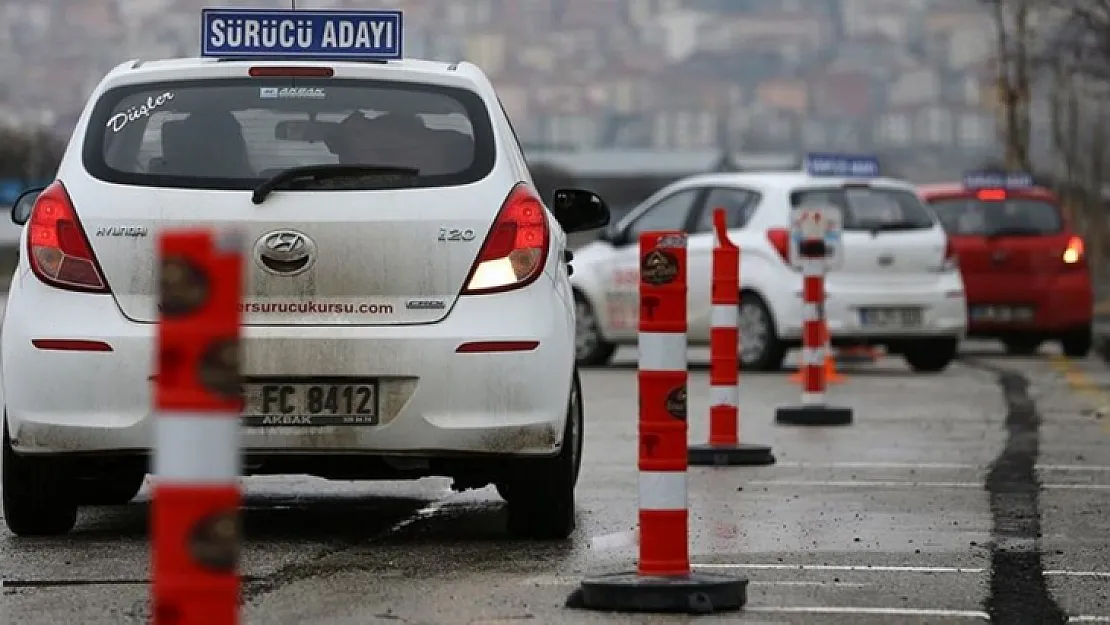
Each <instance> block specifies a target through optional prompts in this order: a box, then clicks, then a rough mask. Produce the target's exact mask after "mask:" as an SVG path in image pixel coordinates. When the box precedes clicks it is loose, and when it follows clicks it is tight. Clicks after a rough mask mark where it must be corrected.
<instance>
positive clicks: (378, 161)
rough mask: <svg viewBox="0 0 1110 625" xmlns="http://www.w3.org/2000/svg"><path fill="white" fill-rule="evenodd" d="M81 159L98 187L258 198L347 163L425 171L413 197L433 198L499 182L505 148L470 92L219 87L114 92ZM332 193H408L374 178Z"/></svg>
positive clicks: (203, 83) (274, 83)
mask: <svg viewBox="0 0 1110 625" xmlns="http://www.w3.org/2000/svg"><path fill="white" fill-rule="evenodd" d="M82 160H83V162H84V165H85V169H86V170H87V171H88V172H89V174H90V175H92V176H93V177H94V178H97V179H99V180H101V181H104V182H110V183H117V184H124V185H132V186H143V187H163V188H183V189H217V190H243V191H250V190H253V189H255V188H257V187H258V185H259V184H261V183H262V181H264V180H266V179H268V178H270V177H271V176H273V175H274V174H275V173H276V172H278V171H281V170H285V169H289V168H291V167H303V166H311V165H331V164H337V163H338V164H374V165H383V164H385V165H391V166H395V167H404V168H412V169H417V170H419V172H420V174H419V175H418V176H417V177H416V178H415V179H414V180H413V181H412V183H411V184H406V185H405V186H404V187H405V188H427V187H446V186H456V185H463V184H470V183H473V182H477V181H479V180H482V179H483V178H485V177H486V176H488V175H489V174H490V172H491V171H492V170H493V165H494V162H495V160H496V141H495V140H494V134H493V126H492V122H491V120H490V117H489V112H488V111H487V109H486V106H485V103H484V101H483V100H482V98H481V97H480V96H479V95H478V94H476V93H474V92H472V91H469V90H467V89H463V88H457V87H449V86H442V85H431V84H422V83H411V82H404V81H385V80H373V81H371V80H353V79H332V78H329V79H319V80H312V79H304V78H298V79H295V80H294V79H288V78H275V79H268V78H267V79H262V78H218V79H204V80H179V81H166V82H159V83H144V84H141V85H128V86H124V87H117V88H115V89H111V90H108V91H106V92H105V93H104V94H103V95H102V96H101V97H100V99H99V100H98V101H97V103H96V104H95V106H94V107H93V109H92V113H91V116H90V119H89V124H88V127H87V129H86V131H85V137H84V142H83V146H82ZM297 188H298V189H301V188H303V189H304V190H322V189H323V188H324V186H323V185H322V186H321V188H320V189H315V188H314V187H313V186H312V185H303V186H301V185H299V186H298V187H297ZM326 188H327V189H335V190H367V189H379V188H381V189H396V188H397V185H395V184H388V183H382V182H381V181H379V180H378V179H376V178H375V177H373V176H367V177H355V178H352V179H350V180H349V181H344V183H343V184H329V185H326Z"/></svg>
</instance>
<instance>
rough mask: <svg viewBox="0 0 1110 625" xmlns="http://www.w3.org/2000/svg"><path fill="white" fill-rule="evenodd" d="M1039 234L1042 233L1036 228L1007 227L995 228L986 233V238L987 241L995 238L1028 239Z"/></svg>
mask: <svg viewBox="0 0 1110 625" xmlns="http://www.w3.org/2000/svg"><path fill="white" fill-rule="evenodd" d="M1040 234H1043V232H1041V231H1040V230H1038V229H1036V228H1017V227H1009V228H995V229H994V230H991V231H989V232H987V234H986V236H987V238H988V239H993V238H995V237H1030V236H1037V235H1040Z"/></svg>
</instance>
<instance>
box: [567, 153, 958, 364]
mask: <svg viewBox="0 0 1110 625" xmlns="http://www.w3.org/2000/svg"><path fill="white" fill-rule="evenodd" d="M803 202H817V203H822V204H833V205H835V206H837V207H839V208H840V209H841V211H842V214H843V221H844V232H843V236H842V243H843V260H842V264H841V265H840V266H839V267H838V268H835V269H833V270H832V271H831V272H830V273H829V274H828V275H827V278H826V282H825V287H826V297H827V301H826V315H827V320H828V325H829V329H830V333H831V335H832V340H833V343H834V344H871V345H883V346H885V347H886V348H887V349H888V350H889V351H890V352H892V353H899V354H902V355H903V356H904V357H905V359H906V360H907V361H908V363H909V365H910V366H911V367H912V368H913V369H914V370H915V371H921V372H936V371H941V370H943V369H944V368H946V367H947V366H948V364H949V363H950V362H951V361H952V360H953V359H954V358H955V356H956V349H957V346H958V343H959V340H960V339H961V337H962V336H963V335H964V333H965V330H966V325H967V322H966V302H965V300H964V289H963V282H962V280H961V278H960V273H959V270H958V268H957V266H956V262H955V258H954V256H953V252H952V248H951V247H950V246H949V245H948V239H947V237H946V235H945V233H944V230H943V229H942V228H941V225H940V223H939V222H938V220H937V218H936V216H935V215H934V214H933V212H932V211H931V210H930V209H928V208H927V207H926V206H925V205H924V204H923V203H922V202H921V200H920V199H919V198H918V195H917V192H916V188H915V187H914V186H913V185H911V184H909V183H907V182H904V181H900V180H894V179H889V178H869V179H863V180H861V179H857V178H836V177H824V176H811V175H809V174H808V173H805V172H801V171H795V172H759V173H715V174H702V175H697V176H692V177H689V178H686V179H683V180H680V181H677V182H674V183H672V184H670V185H668V186H667V187H665V188H664V189H662V190H660V191H658V192H657V193H655V194H654V195H652V196H651V197H650V198H648V199H647V200H645V201H644V202H643V203H641V204H640V205H639V206H638V207H636V208H635V209H634V210H633V211H632V212H631V213H629V214H628V215H627V216H626V217H625V218H623V219H622V220H621V221H620V222H618V223H616V224H614V225H612V226H610V227H609V228H607V229H605V230H604V231H603V232H602V234H601V236H600V237H599V240H597V241H594V242H592V243H590V244H588V245H586V246H584V247H583V248H581V249H579V250H577V251H576V252H575V273H574V275H573V276H572V277H571V283H572V284H573V285H574V293H575V297H576V299H577V305H578V335H577V350H576V351H577V354H578V356H577V357H578V362H579V364H581V365H599V364H605V363H607V362H608V361H609V359H610V358H611V357H612V355H613V353H614V351H615V349H616V348H617V347H618V346H620V345H633V344H635V343H636V340H637V323H638V313H639V310H638V301H637V289H638V280H639V277H638V272H639V268H638V253H639V252H638V237H639V234H640V233H641V232H645V231H649V230H683V231H685V232H687V233H689V235H690V236H689V243H688V246H689V249H688V254H689V273H688V284H689V287H688V289H689V291H688V294H689V297H688V302H687V306H688V309H687V310H688V313H687V314H688V322H689V341H690V343H691V344H692V345H698V344H703V345H704V344H708V342H709V328H710V317H711V314H710V313H711V307H710V306H711V302H710V283H711V262H712V250H713V247H714V245H715V236H714V233H713V212H714V209H716V208H724V209H725V211H726V213H727V217H728V226H729V237H730V238H731V240H732V241H733V242H734V243H736V244H737V245H738V246H739V247H740V250H741V260H740V282H741V285H740V289H741V293H740V295H741V302H740V311H739V315H740V335H741V339H740V340H741V345H740V364H741V367H742V368H746V369H754V370H775V369H778V368H780V367H781V366H782V364H783V360H784V358H785V355H786V352H787V351H788V350H789V349H791V348H795V347H798V346H799V345H800V341H801V326H802V299H801V292H802V279H801V274H800V273H799V272H798V271H796V270H795V269H794V268H792V267H791V265H790V264H789V262H788V260H787V259H788V253H789V252H788V249H789V230H788V226H789V220H790V210H791V207H792V206H797V205H799V204H801V203H803Z"/></svg>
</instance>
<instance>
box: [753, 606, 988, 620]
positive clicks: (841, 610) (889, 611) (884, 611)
mask: <svg viewBox="0 0 1110 625" xmlns="http://www.w3.org/2000/svg"><path fill="white" fill-rule="evenodd" d="M744 611H745V612H756V613H763V614H849V615H853V616H863V615H873V616H874V615H878V616H921V617H925V616H931V617H935V618H965V619H978V620H983V621H989V620H990V615H989V614H987V613H986V612H983V611H981V610H929V609H925V608H862V607H848V606H793V607H785V606H783V607H780V606H762V605H761V606H745V607H744Z"/></svg>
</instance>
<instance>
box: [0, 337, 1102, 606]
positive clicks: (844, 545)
mask: <svg viewBox="0 0 1110 625" xmlns="http://www.w3.org/2000/svg"><path fill="white" fill-rule="evenodd" d="M691 360H692V362H694V363H695V364H693V365H692V371H691V377H690V406H689V414H690V421H691V436H690V439H691V442H695V443H696V442H703V441H704V440H705V438H706V422H707V416H706V415H707V412H708V408H707V402H706V397H707V396H708V373H707V370H706V368H705V366H704V364H701V363H704V362H705V353H704V352H703V351H693V352H691ZM845 375H846V376H847V380H846V381H845V382H844V383H843V384H839V385H836V386H834V387H833V388H832V390H831V393H830V395H831V400H832V401H833V402H834V403H837V404H841V405H847V406H851V407H853V408H854V409H855V423H854V424H853V425H851V426H847V427H841V428H798V427H782V426H776V425H774V422H773V421H774V419H773V416H774V410H775V408H776V407H778V406H781V405H788V404H791V403H794V402H796V401H797V400H798V395H799V391H798V387H797V386H796V385H795V384H793V383H791V382H790V381H789V379H788V377H789V376H788V374H778V375H765V374H758V375H757V374H742V375H741V400H740V405H741V413H742V415H741V422H742V426H741V427H742V438H743V440H745V441H748V442H758V443H765V444H769V445H771V446H772V448H773V451H774V454H775V456H776V458H777V460H778V462H777V463H776V464H775V465H772V466H766V467H732V468H691V470H690V472H689V476H688V479H689V490H690V510H691V536H690V551H691V559H692V560H693V561H694V563H695V565H696V568H697V569H698V570H704V571H712V572H714V573H719V574H730V575H737V576H742V577H745V578H747V579H748V580H750V586H749V589H748V595H749V596H748V603H747V605H746V606H745V609H744V610H743V611H742V612H739V613H732V614H720V615H711V616H702V617H688V616H670V617H668V616H658V615H612V614H601V613H595V612H587V611H579V610H570V609H567V608H565V607H563V603H564V601H565V599H566V597H567V596H568V595H569V594H570V593H571V592H572V591H573V590H574V589H575V588H576V587H577V585H578V583H579V581H580V580H581V579H582V577H583V576H584V575H591V574H595V573H599V572H604V571H610V570H621V569H630V568H632V567H634V565H635V556H636V548H635V546H634V543H633V540H634V538H633V534H632V530H633V528H634V526H635V521H636V479H637V474H636V470H635V453H636V444H635V439H636V376H635V351H634V350H623V351H622V352H621V353H620V354H619V356H618V361H617V363H616V364H615V365H614V366H612V367H609V368H605V369H590V370H587V371H584V372H583V376H582V379H583V384H584V396H585V398H586V417H587V442H586V447H585V452H584V453H585V458H584V467H583V472H582V477H581V481H580V483H579V487H578V497H579V530H578V532H577V533H576V535H575V536H574V538H573V539H572V540H571V541H568V542H567V543H566V544H557V545H550V544H548V545H543V544H534V543H527V542H518V541H511V540H509V539H507V538H506V533H505V530H504V522H505V519H504V511H503V508H502V504H501V503H500V500H499V499H498V498H497V495H496V493H495V492H493V490H492V489H486V490H482V491H470V492H467V493H450V491H449V490H448V482H447V481H446V480H423V481H420V482H412V483H345V482H326V481H322V480H315V479H309V478H256V479H250V480H247V484H248V486H247V493H248V497H249V499H248V510H247V512H246V517H245V518H246V534H247V540H246V545H245V547H246V553H245V563H244V567H243V569H244V570H243V573H244V574H245V575H248V576H249V579H248V581H247V582H246V583H245V585H244V591H245V609H244V622H246V623H259V624H262V623H266V624H270V623H273V624H285V623H290V624H293V623H319V624H325V623H327V624H336V625H339V624H351V625H355V624H359V625H362V624H376V623H389V624H394V623H406V624H421V625H424V624H427V625H440V624H442V625H453V624H456V623H458V624H474V625H477V624H518V623H519V624H523V623H537V624H540V623H542V624H547V623H552V624H562V623H683V622H690V621H693V620H695V618H696V620H698V621H699V622H702V621H704V622H709V623H713V622H720V623H818V624H824V623H829V624H833V623H836V624H844V625H847V624H852V625H868V624H871V623H875V624H878V623H913V624H918V623H942V624H943V623H964V622H968V623H971V622H986V621H988V620H989V619H990V617H991V615H993V616H994V617H995V622H999V623H1006V624H1010V623H1026V622H1028V623H1057V622H1058V623H1064V622H1077V623H1078V622H1089V623H1097V622H1105V623H1110V445H1108V443H1110V416H1103V415H1104V414H1107V413H1110V370H1108V369H1107V368H1106V366H1105V365H1104V364H1103V363H1101V361H1099V360H1097V359H1095V358H1091V359H1089V360H1084V361H1077V362H1069V361H1066V360H1063V359H1062V358H1060V357H1054V356H1053V355H1052V354H1050V353H1049V350H1048V349H1047V348H1046V349H1045V352H1044V353H1043V354H1041V355H1039V356H1038V357H1034V358H1021V359H1017V358H1007V357H1004V356H1002V355H1001V352H1000V351H999V350H998V349H996V348H995V347H994V346H993V345H991V344H975V345H971V346H968V347H967V348H966V349H965V360H963V361H962V362H961V363H959V364H956V365H953V366H952V367H951V368H950V369H949V370H948V371H946V372H944V373H943V374H939V375H914V374H912V373H910V372H909V371H908V369H907V368H906V367H905V366H904V364H903V363H902V361H901V360H900V359H885V360H883V361H881V362H879V363H876V364H873V365H864V366H859V367H853V368H851V369H846V370H845ZM141 498H142V496H141V497H140V499H141ZM146 513H147V509H146V506H145V505H144V504H143V503H141V501H140V502H139V503H133V504H131V505H128V506H125V507H117V508H97V509H88V510H86V511H85V512H83V513H82V517H81V520H80V524H79V526H78V528H77V530H75V532H74V534H72V535H71V536H68V537H66V538H63V539H36V540H28V539H16V538H14V537H12V536H11V535H10V534H8V533H7V532H6V530H5V529H0V577H3V578H4V580H5V581H4V589H3V595H2V597H0V599H2V603H0V616H2V617H3V618H0V621H2V622H3V623H12V624H15V623H20V624H22V623H28V624H30V623H35V624H37V623H50V624H54V623H87V624H94V623H112V624H115V623H127V622H143V621H145V619H146V614H147V607H146V602H145V598H146V595H147V593H148V592H149V588H148V586H146V585H145V582H146V578H147V573H148V571H147V559H148V553H147V545H146V534H145V532H146V516H145V515H146Z"/></svg>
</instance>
